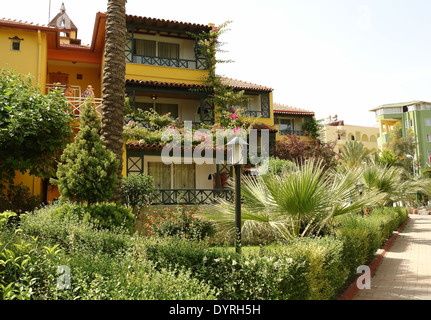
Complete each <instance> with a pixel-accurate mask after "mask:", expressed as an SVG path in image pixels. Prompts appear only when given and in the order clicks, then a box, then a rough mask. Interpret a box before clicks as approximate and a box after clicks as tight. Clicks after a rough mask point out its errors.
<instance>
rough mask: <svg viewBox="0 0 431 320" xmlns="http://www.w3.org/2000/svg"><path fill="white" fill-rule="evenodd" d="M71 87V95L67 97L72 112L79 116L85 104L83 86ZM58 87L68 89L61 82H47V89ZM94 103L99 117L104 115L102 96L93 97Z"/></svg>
mask: <svg viewBox="0 0 431 320" xmlns="http://www.w3.org/2000/svg"><path fill="white" fill-rule="evenodd" d="M69 87H70V88H71V93H70V94H71V96H67V97H66V101H67V104H68V105H69V106H70V109H71V112H72V114H74V115H75V116H76V117H77V118H79V117H80V115H81V110H82V106H83V105H84V102H85V99H86V98H84V97H82V96H81V87H80V86H72V85H71V86H69ZM57 88H62V89H63V90H65V89H66V86H65V85H61V84H58V83H57V84H53V83H49V84H46V91H47V92H49V91H52V90H54V89H57ZM92 103H93V105H94V106H95V107H96V112H97V115H98V116H99V117H101V116H102V110H101V106H102V98H93V101H92Z"/></svg>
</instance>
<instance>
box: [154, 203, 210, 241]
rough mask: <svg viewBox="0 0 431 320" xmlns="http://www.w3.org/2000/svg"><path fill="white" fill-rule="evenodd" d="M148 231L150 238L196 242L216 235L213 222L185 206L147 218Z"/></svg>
mask: <svg viewBox="0 0 431 320" xmlns="http://www.w3.org/2000/svg"><path fill="white" fill-rule="evenodd" d="M146 229H147V232H148V235H150V236H156V237H168V238H172V237H179V238H185V239H194V240H203V239H205V238H208V237H210V236H212V235H214V233H215V225H214V223H213V222H211V221H210V220H208V219H206V218H203V217H201V216H199V214H198V210H197V209H194V208H189V207H185V206H180V207H176V208H175V209H174V210H173V211H171V210H170V209H169V211H168V212H166V211H165V213H164V214H163V215H156V216H153V215H152V216H149V217H147V223H146Z"/></svg>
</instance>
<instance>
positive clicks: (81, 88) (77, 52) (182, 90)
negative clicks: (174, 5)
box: [0, 5, 313, 204]
mask: <svg viewBox="0 0 431 320" xmlns="http://www.w3.org/2000/svg"><path fill="white" fill-rule="evenodd" d="M105 25H106V14H105V13H100V12H99V13H97V14H96V18H95V23H94V29H93V37H92V41H91V44H89V45H83V44H81V41H80V40H79V39H77V33H78V28H77V27H76V26H75V24H74V23H73V21H72V19H71V18H70V17H69V16H68V15H67V13H66V9H65V7H64V5H62V7H61V8H60V12H59V13H58V14H57V15H56V16H55V17H54V18H53V19H52V21H51V22H50V23H49V24H48V25H47V26H39V25H35V24H32V23H28V22H21V21H14V20H7V19H1V20H0V65H1V66H2V67H5V66H7V67H9V68H12V69H15V70H16V71H17V72H18V73H22V74H32V75H33V76H34V84H35V85H38V86H39V87H40V88H41V90H42V92H48V91H49V90H51V89H52V88H53V87H54V86H62V87H63V88H64V89H65V95H67V101H68V102H69V103H70V105H71V107H72V108H73V110H74V113H75V115H76V118H77V119H78V118H79V115H80V109H81V106H82V105H83V103H84V100H85V97H86V95H87V94H88V93H89V92H90V93H91V94H93V95H94V97H95V100H94V103H95V104H96V105H97V108H98V109H97V110H98V111H99V112H100V104H101V102H102V99H101V93H102V85H103V84H102V79H103V74H102V73H103V56H104V45H105ZM213 27H214V26H213V25H211V24H208V25H202V24H194V23H187V22H179V21H173V20H163V19H156V18H148V17H141V16H136V15H126V28H127V32H126V34H125V37H126V47H125V48H124V49H125V52H126V76H125V88H126V95H127V97H128V100H129V102H130V105H131V107H132V108H134V109H135V110H138V109H139V110H141V111H149V110H151V109H152V110H155V111H156V112H157V113H158V114H170V115H171V116H172V118H173V119H176V120H178V121H180V122H182V123H184V122H186V121H190V122H192V123H193V124H194V125H207V126H211V125H213V124H214V123H215V121H216V119H217V117H218V116H219V115H218V114H217V111H216V110H217V106H215V105H213V104H212V103H209V102H208V99H207V95H208V88H207V87H206V86H205V82H204V79H205V77H207V76H208V74H209V70H207V69H206V61H205V58H204V57H202V56H200V55H199V50H198V42H197V40H196V38H195V37H194V36H193V34H200V33H206V32H209V31H210V30H211V29H212V28H213ZM221 82H222V83H223V84H224V85H226V86H227V87H229V88H231V89H233V90H237V91H244V97H245V98H246V99H245V101H244V102H243V103H241V105H239V106H232V107H233V108H241V109H242V110H244V113H245V114H246V116H248V117H249V118H250V119H251V121H254V122H256V123H259V127H260V128H270V129H272V130H271V132H270V140H271V141H272V142H271V144H272V145H274V144H275V142H274V141H275V139H276V136H275V135H276V132H277V130H278V129H279V127H280V126H282V128H281V129H282V130H281V131H282V134H283V135H289V134H294V133H296V131H297V128H299V127H300V125H301V123H302V122H303V120H301V119H302V118H303V117H311V116H313V113H312V112H308V113H307V112H306V114H299V113H296V111H298V110H291V111H292V112H290V113H287V112H286V110H283V108H281V109H280V110H277V112H276V113H274V107H273V90H272V89H271V88H268V87H265V86H261V85H257V84H253V83H249V82H245V81H240V80H236V79H230V78H221ZM278 111H280V112H278ZM275 118H277V124H276V125H275V126H274V119H275ZM289 125H290V126H289ZM284 129H288V130H284ZM290 129H292V130H290ZM277 138H278V136H277ZM258 139H260V138H258ZM161 150H162V145H158V144H157V143H156V144H151V145H148V144H145V143H140V142H139V141H133V140H129V141H125V145H124V155H123V160H124V161H123V163H124V165H123V175H124V176H127V175H129V174H139V173H147V174H149V175H151V176H152V177H153V178H154V182H155V187H156V188H157V189H158V195H157V197H156V200H155V203H161V204H174V203H177V202H181V203H206V202H208V201H212V200H213V199H214V198H215V197H216V196H223V197H226V198H227V197H230V195H229V194H228V192H227V191H226V187H227V180H228V179H229V178H230V177H231V176H232V175H233V170H232V168H231V167H230V166H229V165H227V163H226V162H225V163H213V164H201V165H197V164H196V163H188V161H184V160H185V159H184V157H182V159H181V161H180V162H182V163H181V164H171V165H165V164H164V163H163V161H162V159H161ZM185 162H187V163H185ZM48 181H49V180H48V179H40V178H37V177H33V176H29V175H21V174H19V173H17V176H16V178H15V183H23V184H24V185H27V186H29V187H30V189H31V192H32V194H34V195H36V194H44V197H45V199H46V202H50V201H52V200H53V199H55V198H57V197H58V196H59V194H58V192H57V189H56V187H54V186H51V185H49V184H48Z"/></svg>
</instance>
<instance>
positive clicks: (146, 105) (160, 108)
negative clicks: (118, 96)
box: [135, 102, 178, 119]
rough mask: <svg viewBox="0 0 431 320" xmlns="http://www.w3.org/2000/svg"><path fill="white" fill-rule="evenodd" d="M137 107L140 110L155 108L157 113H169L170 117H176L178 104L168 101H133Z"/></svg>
mask: <svg viewBox="0 0 431 320" xmlns="http://www.w3.org/2000/svg"><path fill="white" fill-rule="evenodd" d="M135 106H136V108H137V109H140V110H142V111H150V109H153V110H155V111H156V112H157V113H158V114H160V115H163V114H167V113H170V114H171V118H172V119H177V118H178V105H177V104H169V103H152V102H135Z"/></svg>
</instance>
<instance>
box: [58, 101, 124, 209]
mask: <svg viewBox="0 0 431 320" xmlns="http://www.w3.org/2000/svg"><path fill="white" fill-rule="evenodd" d="M100 123H101V121H100V119H99V117H98V116H97V114H96V111H95V108H94V107H93V106H92V104H91V99H90V100H87V101H86V102H85V103H84V105H83V108H82V114H81V119H80V126H79V131H78V134H77V136H76V137H75V141H74V142H73V143H71V144H69V145H68V146H67V147H66V149H65V150H64V152H63V155H62V156H61V163H60V164H59V165H58V169H57V179H51V183H53V184H56V185H58V189H59V192H60V195H61V196H62V197H64V198H66V199H69V200H75V201H78V202H87V203H88V204H91V203H96V202H102V201H107V200H110V199H111V198H112V195H113V192H114V188H115V184H116V181H117V174H116V171H117V169H118V166H119V162H118V160H117V159H116V156H115V154H114V153H113V152H111V151H109V150H107V149H106V147H105V146H104V143H103V141H102V139H101V137H100V135H99V131H100Z"/></svg>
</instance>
